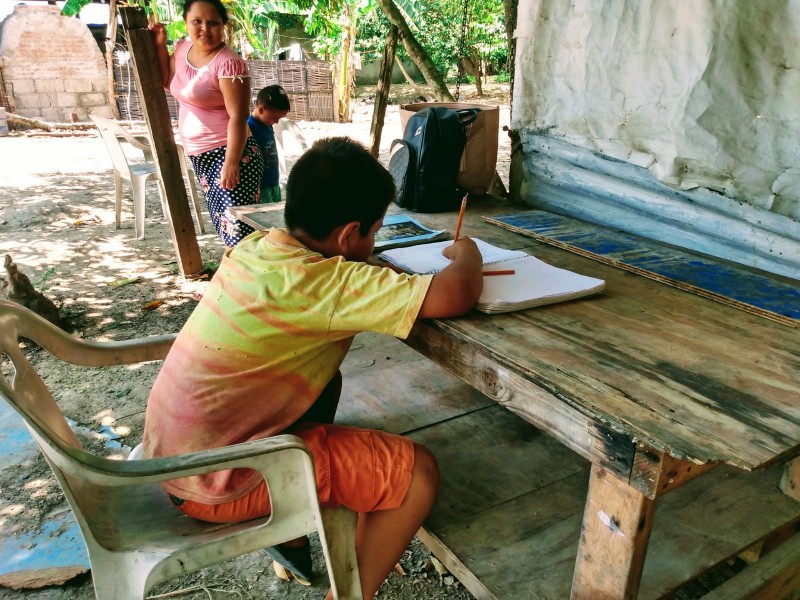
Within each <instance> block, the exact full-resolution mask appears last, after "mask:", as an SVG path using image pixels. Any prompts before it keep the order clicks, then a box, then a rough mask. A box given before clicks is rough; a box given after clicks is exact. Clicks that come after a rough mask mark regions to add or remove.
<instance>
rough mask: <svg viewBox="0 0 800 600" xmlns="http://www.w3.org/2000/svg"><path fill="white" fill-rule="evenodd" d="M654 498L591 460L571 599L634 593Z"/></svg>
mask: <svg viewBox="0 0 800 600" xmlns="http://www.w3.org/2000/svg"><path fill="white" fill-rule="evenodd" d="M654 507H655V501H654V500H651V499H649V498H647V497H646V496H644V495H643V494H641V493H639V492H638V491H636V490H635V489H634V488H632V487H631V486H630V485H628V484H627V483H625V482H624V481H622V480H621V479H619V478H617V477H615V476H614V475H612V474H611V473H609V472H608V471H606V470H605V469H603V467H600V466H598V465H595V464H593V465H592V472H591V476H590V480H589V496H588V498H587V499H586V510H585V511H584V514H583V528H582V531H581V540H580V544H579V547H578V558H577V561H576V563H575V574H574V576H573V579H572V599H573V600H612V599H614V600H621V599H628V598H631V599H632V598H636V595H637V594H638V592H639V580H640V579H641V576H642V566H643V565H644V558H645V554H646V553H647V542H648V540H649V539H650V527H651V525H652V523H653V509H654Z"/></svg>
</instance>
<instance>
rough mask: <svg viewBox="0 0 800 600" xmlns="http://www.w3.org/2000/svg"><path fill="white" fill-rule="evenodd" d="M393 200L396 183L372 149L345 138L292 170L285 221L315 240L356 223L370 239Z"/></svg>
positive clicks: (327, 141)
mask: <svg viewBox="0 0 800 600" xmlns="http://www.w3.org/2000/svg"><path fill="white" fill-rule="evenodd" d="M393 198H394V180H393V179H392V176H391V175H389V171H387V170H386V168H385V167H384V166H383V165H382V164H381V163H380V162H379V161H378V159H377V158H375V157H374V156H372V154H370V153H369V150H367V149H366V148H365V147H364V146H363V145H362V144H360V143H359V142H357V141H355V140H352V139H350V138H347V137H335V138H324V139H321V140H318V141H316V142H314V145H313V146H311V148H310V149H309V150H308V151H307V152H306V153H305V154H303V155H302V156H301V157H300V158H299V159H298V160H297V162H296V163H295V164H294V167H292V170H291V172H290V173H289V179H288V181H287V182H286V206H285V207H284V213H283V220H284V222H285V224H286V227H288V228H289V230H290V231H292V230H299V231H303V232H305V233H307V234H308V235H310V236H311V237H312V238H314V239H315V240H322V239H324V238H325V237H326V236H327V235H328V234H329V233H330V232H331V231H333V230H334V229H335V228H336V227H338V226H339V225H344V224H345V223H351V222H353V221H357V222H358V223H360V224H361V227H360V231H361V235H367V234H368V233H369V230H370V229H371V228H372V226H373V225H374V224H375V223H376V222H377V221H378V219H380V218H382V217H383V215H384V213H385V212H386V208H387V207H388V206H389V203H390V202H391V201H392V199H393Z"/></svg>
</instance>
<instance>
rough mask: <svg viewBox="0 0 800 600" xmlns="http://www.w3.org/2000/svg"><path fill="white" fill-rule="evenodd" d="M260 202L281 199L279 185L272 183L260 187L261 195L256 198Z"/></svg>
mask: <svg viewBox="0 0 800 600" xmlns="http://www.w3.org/2000/svg"><path fill="white" fill-rule="evenodd" d="M258 201H259V202H260V203H261V204H274V203H275V202H280V201H281V186H279V185H272V186H267V187H262V188H261V196H260V198H259V200H258Z"/></svg>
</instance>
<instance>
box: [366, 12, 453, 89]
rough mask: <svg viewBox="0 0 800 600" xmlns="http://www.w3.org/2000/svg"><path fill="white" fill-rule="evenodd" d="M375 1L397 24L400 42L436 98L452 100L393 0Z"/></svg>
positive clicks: (442, 80) (431, 62)
mask: <svg viewBox="0 0 800 600" xmlns="http://www.w3.org/2000/svg"><path fill="white" fill-rule="evenodd" d="M377 2H378V6H380V8H381V10H382V11H383V13H384V14H385V15H386V17H387V18H388V19H389V22H390V23H391V24H392V25H396V26H397V28H398V30H399V31H400V42H401V43H402V44H403V48H405V50H406V52H407V53H408V55H409V56H410V57H411V60H413V61H414V64H415V65H417V68H418V69H419V70H420V72H421V73H422V75H423V77H425V81H427V82H428V85H430V86H431V89H432V90H433V95H434V96H435V98H436V100H438V101H439V102H452V101H453V96H452V94H451V93H450V90H448V89H447V86H446V85H445V83H444V78H443V77H442V75H441V74H440V73H439V71H437V70H436V67H435V66H434V64H433V61H432V60H431V59H430V57H429V56H428V53H427V52H425V49H424V48H423V47H422V46H421V45H420V43H419V42H418V41H417V40H416V38H415V37H414V34H413V33H411V29H409V27H408V24H407V23H406V20H405V19H404V18H403V15H402V14H401V13H400V10H399V9H398V8H397V6H396V5H395V3H394V1H393V0H377Z"/></svg>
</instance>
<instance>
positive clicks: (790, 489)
mask: <svg viewBox="0 0 800 600" xmlns="http://www.w3.org/2000/svg"><path fill="white" fill-rule="evenodd" d="M779 487H780V488H781V491H782V492H783V493H784V494H786V495H787V496H789V497H790V498H794V499H795V500H800V458H795V459H793V460H790V461H789V462H788V463H786V466H785V467H784V468H783V475H781V482H780V484H779Z"/></svg>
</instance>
